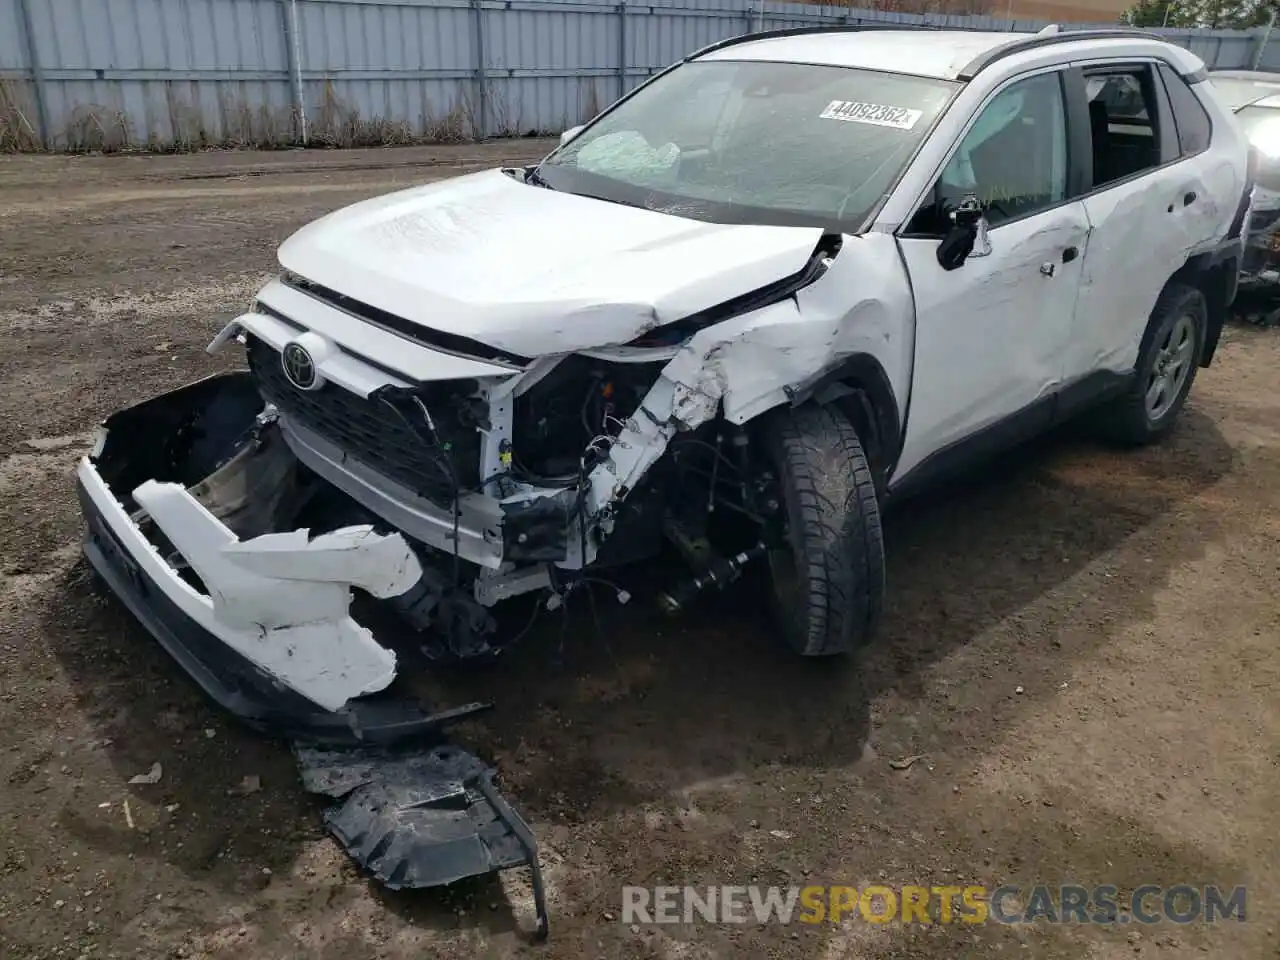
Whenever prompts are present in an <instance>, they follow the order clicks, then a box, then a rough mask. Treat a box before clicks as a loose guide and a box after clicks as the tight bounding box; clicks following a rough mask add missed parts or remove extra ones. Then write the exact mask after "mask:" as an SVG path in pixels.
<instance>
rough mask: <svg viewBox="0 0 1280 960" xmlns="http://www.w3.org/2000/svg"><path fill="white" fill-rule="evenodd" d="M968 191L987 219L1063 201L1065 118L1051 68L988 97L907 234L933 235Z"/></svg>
mask: <svg viewBox="0 0 1280 960" xmlns="http://www.w3.org/2000/svg"><path fill="white" fill-rule="evenodd" d="M966 196H974V197H976V198H977V199H978V202H979V203H980V204H981V205H982V208H983V210H984V211H985V213H986V217H987V223H988V225H989V226H991V227H997V226H999V225H1000V224H1001V223H1004V222H1006V221H1008V220H1013V219H1016V218H1018V217H1025V216H1027V215H1028V214H1031V213H1035V212H1037V211H1039V210H1044V209H1047V208H1049V207H1052V206H1054V205H1055V204H1058V203H1062V202H1063V201H1064V200H1066V198H1067V122H1066V108H1065V101H1064V99H1063V92H1062V79H1061V75H1060V74H1058V73H1047V74H1041V75H1040V76H1035V77H1029V78H1028V79H1026V80H1019V81H1018V82H1017V83H1014V84H1012V85H1010V86H1008V87H1005V88H1004V90H1002V91H1000V93H998V94H996V96H995V98H994V99H992V100H991V101H989V102H988V103H987V105H986V107H984V108H983V110H982V112H981V113H980V114H979V115H978V118H977V120H975V121H974V123H973V125H972V126H971V127H969V130H968V132H967V133H966V134H965V135H964V139H963V140H961V141H960V145H959V147H957V148H956V151H955V153H954V154H952V156H951V159H950V160H949V161H948V162H947V165H946V167H945V168H943V171H942V174H941V175H940V176H939V177H938V180H937V182H936V183H935V184H934V187H933V190H932V191H931V194H930V196H929V198H928V200H926V202H925V203H924V205H923V206H922V207H921V208H920V209H919V210H918V211H917V212H916V214H915V216H914V217H912V219H911V223H910V224H909V226H908V231H907V232H908V233H911V234H914V235H916V236H920V235H926V236H940V235H942V234H945V233H946V232H947V230H948V229H949V228H950V226H951V219H950V214H951V211H953V210H955V209H956V207H958V206H959V205H960V203H961V201H963V200H964V198H965V197H966Z"/></svg>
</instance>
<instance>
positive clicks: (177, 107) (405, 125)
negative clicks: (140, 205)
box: [0, 81, 555, 153]
mask: <svg viewBox="0 0 1280 960" xmlns="http://www.w3.org/2000/svg"><path fill="white" fill-rule="evenodd" d="M27 86H28V85H27V84H26V83H22V82H15V81H0V151H7V152H23V153H34V152H40V151H41V150H43V149H46V148H45V147H44V146H43V145H42V144H41V143H40V138H39V136H38V132H37V131H36V129H35V127H34V126H33V124H32V123H31V122H30V119H29V118H30V117H31V116H32V115H33V112H34V111H33V109H32V107H31V106H29V105H28V104H27V103H26V100H27V99H29V97H28V94H29V91H28V90H27V89H25V88H26V87H27ZM181 91H182V85H181V84H179V83H170V84H166V88H165V107H166V112H167V115H168V121H169V123H168V127H169V131H168V133H167V135H166V136H165V137H164V138H163V139H161V138H160V137H158V136H157V135H156V134H155V133H154V132H148V133H145V134H142V135H139V134H138V133H137V132H136V131H135V130H133V129H132V128H131V124H130V122H129V117H128V116H127V115H126V114H125V113H124V112H122V111H120V110H117V109H114V108H112V107H106V106H103V105H101V104H96V103H90V104H81V105H79V106H77V107H76V108H75V110H74V111H73V113H72V115H71V119H70V120H69V121H67V122H66V123H65V124H64V125H63V127H62V128H61V129H60V130H55V131H54V132H53V138H52V139H53V143H52V145H51V149H52V150H54V151H57V152H65V153H122V152H146V153H190V152H194V151H199V150H209V149H242V150H248V149H253V150H272V149H286V148H294V147H298V146H303V145H304V143H303V133H302V123H301V117H300V116H299V115H298V112H297V111H296V110H294V109H293V108H292V107H272V106H269V105H266V104H258V105H254V104H253V103H251V102H250V101H249V100H248V99H247V98H246V97H244V96H237V95H232V94H231V92H230V91H219V94H220V95H219V97H218V103H217V107H216V109H217V120H216V121H215V122H214V123H210V118H209V117H208V116H207V113H208V111H207V109H205V110H202V109H201V108H200V107H199V106H196V105H194V104H193V103H192V102H191V101H190V100H188V99H187V98H186V97H184V96H183V95H182V92H181ZM485 111H486V126H487V128H488V131H487V135H488V136H494V137H523V136H545V135H547V134H548V133H552V132H555V131H546V130H540V129H537V128H534V127H530V128H529V129H525V123H524V120H523V109H522V105H521V104H520V103H519V102H518V101H517V102H514V103H513V102H511V101H509V100H508V99H507V97H506V96H505V93H504V91H501V90H494V89H492V88H490V89H489V90H487V91H486V96H485ZM307 121H308V122H307V136H306V143H305V145H306V146H311V147H319V148H347V147H371V146H405V145H410V144H433V143H463V142H466V141H470V140H478V139H483V137H482V136H480V132H479V111H478V110H477V104H476V98H475V95H474V87H473V85H472V84H471V82H470V81H462V82H460V83H459V84H458V86H457V89H456V91H455V92H454V95H453V97H452V98H451V99H449V100H448V101H447V104H446V106H445V107H444V109H443V111H441V110H440V109H439V108H438V107H437V106H436V105H435V104H433V103H432V102H430V101H429V100H427V99H426V98H425V97H424V98H423V103H422V111H421V113H420V114H419V116H418V118H417V122H416V123H414V122H413V121H412V120H402V119H392V118H389V117H385V116H381V115H377V114H375V115H373V116H365V115H364V114H362V112H361V110H360V108H359V107H357V106H354V105H352V104H351V103H349V102H348V101H345V100H344V99H343V98H342V97H341V96H340V95H339V94H338V92H337V90H336V89H335V87H334V84H333V83H332V82H331V81H326V82H325V83H324V85H323V88H322V91H321V95H320V98H319V102H318V103H314V102H313V103H312V104H310V105H309V108H308V110H307Z"/></svg>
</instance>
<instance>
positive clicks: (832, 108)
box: [818, 100, 924, 130]
mask: <svg viewBox="0 0 1280 960" xmlns="http://www.w3.org/2000/svg"><path fill="white" fill-rule="evenodd" d="M923 115H924V112H923V111H921V110H909V109H908V108H906V107H889V106H885V105H884V104H880V103H863V102H862V101H861V100H832V101H831V102H830V103H829V104H827V108H826V109H825V110H823V111H822V113H820V114H818V116H819V117H820V118H821V119H823V120H847V121H849V122H850V123H869V124H871V125H873V126H876V127H893V128H894V129H895V130H910V129H911V128H912V127H914V126H915V125H916V122H917V121H918V120H919V119H920V118H921V117H922V116H923Z"/></svg>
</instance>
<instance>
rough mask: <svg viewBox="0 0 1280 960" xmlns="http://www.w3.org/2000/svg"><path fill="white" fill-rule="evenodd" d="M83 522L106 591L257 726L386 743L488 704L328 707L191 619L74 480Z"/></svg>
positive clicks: (394, 702) (321, 739) (387, 701)
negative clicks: (441, 707)
mask: <svg viewBox="0 0 1280 960" xmlns="http://www.w3.org/2000/svg"><path fill="white" fill-rule="evenodd" d="M77 492H78V494H79V497H80V506H81V510H82V511H83V513H84V519H85V524H86V527H87V530H86V533H85V539H84V554H85V558H86V559H87V560H88V561H89V563H90V564H91V565H92V566H93V568H94V570H96V571H97V573H98V575H99V576H100V577H101V578H102V579H103V581H104V582H105V583H106V585H107V586H108V588H110V590H111V592H112V593H114V594H115V595H116V596H117V597H118V598H119V599H120V601H121V602H122V603H123V604H124V605H125V606H126V607H127V608H128V609H129V612H130V613H132V614H133V615H134V617H136V618H137V619H138V620H139V621H140V622H141V623H142V625H143V626H144V627H146V629H147V631H148V632H149V633H150V634H151V635H152V636H153V637H155V639H156V640H157V641H159V643H160V645H161V646H162V647H164V649H165V650H166V651H168V653H169V655H170V656H172V657H173V658H174V660H176V661H177V662H178V664H179V665H180V666H181V667H182V668H183V669H184V670H186V672H187V673H188V674H190V675H191V678H192V679H193V680H195V682H196V683H197V684H199V686H200V688H201V689H202V690H203V691H204V692H205V693H206V694H207V695H208V696H209V697H210V698H212V699H213V700H214V701H215V702H216V703H217V704H218V705H219V706H221V707H222V708H223V709H225V710H227V711H228V712H230V713H232V714H234V715H235V716H236V717H238V718H239V719H240V720H242V721H244V722H245V723H247V724H249V725H250V726H252V727H254V728H255V729H258V730H261V731H262V732H264V733H270V734H273V735H278V736H281V737H287V738H289V739H302V740H308V741H311V742H316V743H329V744H362V743H364V744H369V743H378V744H387V743H393V742H398V741H401V740H407V739H410V738H422V737H424V736H430V735H432V734H436V733H438V731H439V730H440V728H441V727H442V726H443V725H444V724H446V723H448V722H450V721H455V720H459V719H461V718H462V717H466V716H471V715H473V714H475V713H478V712H480V711H483V710H487V709H489V707H490V705H489V704H482V703H472V704H467V705H465V706H461V707H457V708H454V709H451V710H446V711H442V712H439V713H428V712H426V711H424V710H423V709H422V708H421V707H420V706H419V705H418V704H416V703H414V702H412V701H410V700H407V699H398V698H393V697H389V696H384V695H376V696H373V697H370V698H367V699H361V700H353V701H351V702H350V703H349V704H348V705H347V706H346V707H345V708H344V709H343V710H340V711H337V712H330V711H327V710H322V709H320V708H318V707H317V706H316V705H315V704H313V703H311V701H309V700H307V699H306V698H305V697H303V696H301V695H300V694H298V693H296V692H294V691H293V690H290V689H289V688H288V687H286V686H284V685H283V684H281V683H279V682H278V681H276V680H275V679H273V678H272V677H271V676H269V675H268V674H267V673H265V672H264V671H263V670H261V669H260V668H258V667H257V666H256V665H255V664H253V663H252V662H251V661H249V660H247V659H246V658H244V657H243V656H241V655H240V654H239V653H237V652H236V651H235V650H233V649H232V648H231V647H229V646H227V645H226V644H225V643H223V642H222V641H221V640H220V639H218V638H217V637H215V636H214V635H213V634H211V633H209V632H208V631H207V630H205V629H204V628H203V627H201V626H200V625H199V624H197V623H194V622H193V621H192V620H191V618H190V617H188V616H187V615H186V614H185V613H184V612H183V611H182V610H181V608H179V607H178V606H177V605H176V604H175V603H174V602H173V601H172V600H170V599H169V597H168V596H166V595H165V593H164V591H162V590H161V589H160V588H159V587H158V586H157V585H156V583H155V582H154V581H153V580H152V579H151V577H150V576H149V575H148V574H147V573H146V572H145V571H143V570H142V569H141V568H140V567H139V566H138V565H137V564H136V563H135V562H134V561H133V559H132V558H131V557H130V556H129V554H128V552H127V551H126V550H125V548H124V546H123V544H121V543H120V542H119V541H118V540H117V539H116V537H115V535H114V534H112V532H111V528H110V527H109V526H108V524H107V522H106V519H105V518H104V517H103V516H102V514H101V513H100V512H99V511H98V509H97V507H96V505H95V504H94V502H93V500H92V498H91V497H90V496H89V495H88V492H87V491H86V490H85V489H84V485H83V483H82V482H78V483H77Z"/></svg>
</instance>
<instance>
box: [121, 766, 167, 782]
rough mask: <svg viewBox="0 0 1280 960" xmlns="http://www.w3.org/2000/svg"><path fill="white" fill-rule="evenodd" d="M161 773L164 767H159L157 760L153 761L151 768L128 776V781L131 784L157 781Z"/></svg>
mask: <svg viewBox="0 0 1280 960" xmlns="http://www.w3.org/2000/svg"><path fill="white" fill-rule="evenodd" d="M163 773H164V768H163V767H161V766H160V764H159V763H158V762H157V763H153V764H152V765H151V769H150V770H148V771H147V772H146V773H140V774H138V775H137V776H135V777H130V778H129V783H131V784H150V783H159V782H160V777H161V776H162V775H163Z"/></svg>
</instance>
